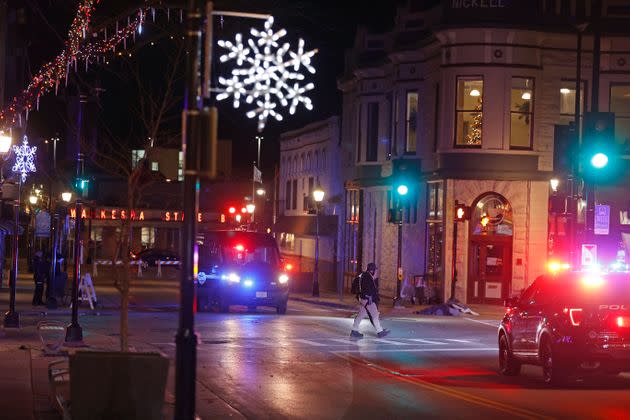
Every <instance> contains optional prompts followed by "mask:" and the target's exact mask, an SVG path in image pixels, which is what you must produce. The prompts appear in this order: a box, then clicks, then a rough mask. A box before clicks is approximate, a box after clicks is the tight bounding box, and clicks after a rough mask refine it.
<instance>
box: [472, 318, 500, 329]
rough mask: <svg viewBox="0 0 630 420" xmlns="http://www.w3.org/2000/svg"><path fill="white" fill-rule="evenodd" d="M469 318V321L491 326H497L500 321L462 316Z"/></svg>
mask: <svg viewBox="0 0 630 420" xmlns="http://www.w3.org/2000/svg"><path fill="white" fill-rule="evenodd" d="M464 319H467V320H469V321H470V322H476V323H478V324H483V325H487V326H489V327H492V328H499V325H500V324H501V321H492V320H484V319H472V318H464Z"/></svg>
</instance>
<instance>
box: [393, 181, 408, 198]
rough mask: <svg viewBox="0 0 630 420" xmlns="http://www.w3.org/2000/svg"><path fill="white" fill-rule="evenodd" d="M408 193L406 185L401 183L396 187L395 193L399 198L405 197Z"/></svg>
mask: <svg viewBox="0 0 630 420" xmlns="http://www.w3.org/2000/svg"><path fill="white" fill-rule="evenodd" d="M408 192H409V187H408V186H407V185H406V184H404V183H402V184H398V185H397V186H396V193H397V194H398V195H399V196H401V197H404V196H405V195H407V193H408Z"/></svg>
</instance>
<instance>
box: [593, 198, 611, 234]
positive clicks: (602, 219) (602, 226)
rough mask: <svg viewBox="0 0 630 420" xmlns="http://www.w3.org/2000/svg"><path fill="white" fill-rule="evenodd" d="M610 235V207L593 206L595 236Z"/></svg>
mask: <svg viewBox="0 0 630 420" xmlns="http://www.w3.org/2000/svg"><path fill="white" fill-rule="evenodd" d="M609 233H610V206H607V205H599V204H598V205H596V206H595V235H608V234H609Z"/></svg>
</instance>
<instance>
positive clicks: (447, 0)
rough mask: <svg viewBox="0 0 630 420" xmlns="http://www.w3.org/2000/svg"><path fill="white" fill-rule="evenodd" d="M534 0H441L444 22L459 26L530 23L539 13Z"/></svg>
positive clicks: (538, 6)
mask: <svg viewBox="0 0 630 420" xmlns="http://www.w3.org/2000/svg"><path fill="white" fill-rule="evenodd" d="M539 3H540V2H538V1H536V0H442V6H443V10H444V21H445V22H447V23H459V24H465V25H470V24H483V23H484V22H497V23H499V22H500V23H519V22H521V23H522V22H531V20H532V19H533V18H534V17H535V16H536V15H537V14H538V13H539V12H540V10H539V8H540V5H539Z"/></svg>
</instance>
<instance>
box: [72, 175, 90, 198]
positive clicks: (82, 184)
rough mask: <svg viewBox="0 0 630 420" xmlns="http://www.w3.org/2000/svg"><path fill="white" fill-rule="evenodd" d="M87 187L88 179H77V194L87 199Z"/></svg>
mask: <svg viewBox="0 0 630 420" xmlns="http://www.w3.org/2000/svg"><path fill="white" fill-rule="evenodd" d="M89 185H90V180H89V179H85V178H77V180H76V182H75V187H76V190H77V194H78V195H80V196H81V197H87V195H88V189H89Z"/></svg>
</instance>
